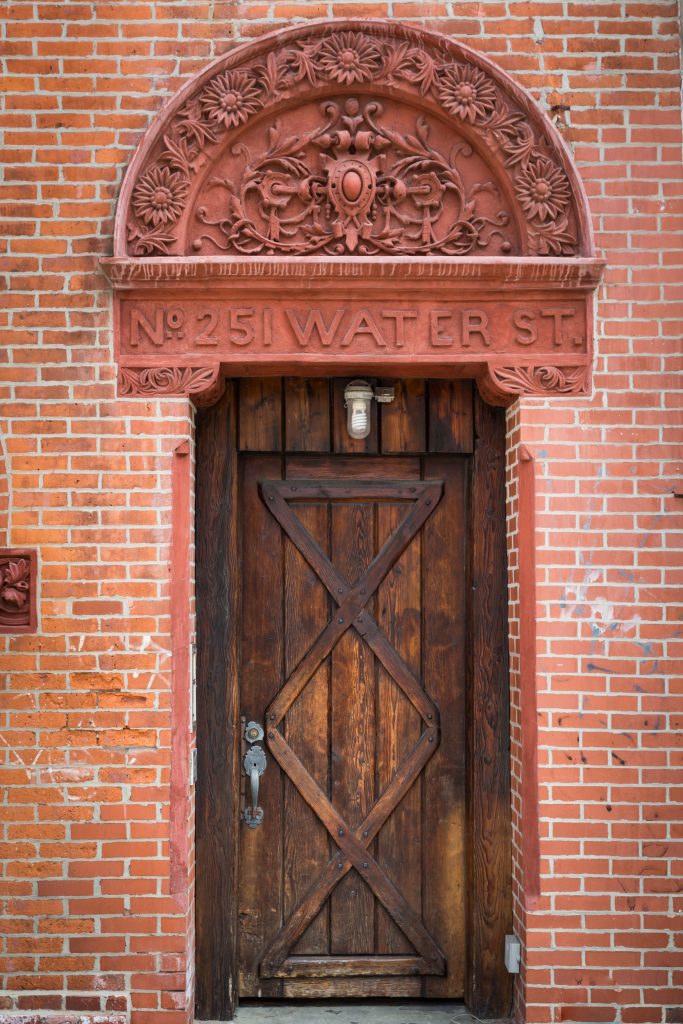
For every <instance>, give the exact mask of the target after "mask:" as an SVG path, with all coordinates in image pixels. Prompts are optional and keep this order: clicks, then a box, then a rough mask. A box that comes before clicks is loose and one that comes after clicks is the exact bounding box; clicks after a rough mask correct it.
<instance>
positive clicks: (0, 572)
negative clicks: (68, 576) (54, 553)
mask: <svg viewBox="0 0 683 1024" xmlns="http://www.w3.org/2000/svg"><path fill="white" fill-rule="evenodd" d="M35 628H36V552H35V551H23V550H21V551H20V550H12V549H7V548H0V633H30V632H34V631H35Z"/></svg>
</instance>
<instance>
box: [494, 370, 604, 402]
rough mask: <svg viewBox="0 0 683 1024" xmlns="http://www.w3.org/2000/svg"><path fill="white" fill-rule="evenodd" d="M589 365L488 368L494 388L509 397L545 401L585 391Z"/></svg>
mask: <svg viewBox="0 0 683 1024" xmlns="http://www.w3.org/2000/svg"><path fill="white" fill-rule="evenodd" d="M589 372H590V368H589V367H588V366H490V367H489V374H490V376H491V379H492V381H493V382H494V384H495V385H496V387H497V388H498V389H499V390H500V391H502V392H504V393H505V394H508V395H520V396H521V395H523V396H525V397H527V398H547V397H548V396H549V395H552V394H566V395H570V394H573V395H576V394H583V393H585V392H586V390H587V386H588V379H589Z"/></svg>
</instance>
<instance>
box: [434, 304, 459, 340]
mask: <svg viewBox="0 0 683 1024" xmlns="http://www.w3.org/2000/svg"><path fill="white" fill-rule="evenodd" d="M451 316H452V314H451V313H450V312H449V311H448V310H447V309H433V310H432V311H431V313H430V314H429V343H430V344H431V345H433V346H434V347H435V348H445V347H447V346H450V345H452V344H453V342H454V341H455V338H445V337H444V336H443V335H442V333H441V324H440V322H439V321H440V320H450V319H451Z"/></svg>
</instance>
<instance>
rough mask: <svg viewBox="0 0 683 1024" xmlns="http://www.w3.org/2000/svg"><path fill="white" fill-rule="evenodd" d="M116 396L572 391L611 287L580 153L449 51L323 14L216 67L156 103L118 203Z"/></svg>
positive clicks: (584, 372) (430, 40)
mask: <svg viewBox="0 0 683 1024" xmlns="http://www.w3.org/2000/svg"><path fill="white" fill-rule="evenodd" d="M104 263H105V266H106V269H107V271H108V273H109V275H110V277H111V280H112V282H113V283H114V286H115V288H116V291H117V303H116V311H117V316H116V334H117V354H118V359H119V365H120V378H119V379H120V388H121V392H122V393H123V394H140V395H149V394H168V395H171V394H183V393H184V394H189V395H192V396H193V397H195V399H197V398H199V399H200V400H203V401H211V400H213V399H214V398H215V396H216V395H217V394H218V393H219V391H220V381H221V379H222V377H223V376H224V375H225V374H226V373H232V374H236V373H237V374H250V373H264V372H265V373H294V374H308V375H315V374H318V375H322V374H326V373H329V372H331V369H332V368H334V371H335V372H340V371H341V372H346V370H349V371H350V372H351V371H353V372H355V371H357V370H363V371H373V372H377V373H387V374H388V373H393V374H400V375H404V376H405V375H410V374H416V373H419V374H424V373H425V372H426V373H429V374H431V375H436V376H474V377H476V378H477V380H478V382H479V386H480V389H481V390H482V393H483V394H484V396H485V397H486V398H487V399H488V400H489V401H493V402H495V403H496V404H509V403H510V402H511V401H512V400H514V398H515V397H516V396H517V395H519V394H528V395H538V396H544V397H545V396H547V395H551V394H553V393H555V394H585V393H587V391H588V389H589V386H590V360H591V330H592V315H591V295H592V292H593V291H594V289H595V287H596V286H597V283H598V281H599V279H600V275H601V270H602V263H601V262H600V261H599V260H596V258H595V253H594V244H593V236H592V231H591V224H590V216H589V211H588V206H587V201H586V196H585V193H584V190H583V188H582V185H581V181H580V178H579V175H578V173H577V170H576V168H575V166H574V163H573V160H572V158H571V154H570V152H569V150H568V148H567V147H566V145H565V144H564V141H563V139H562V138H561V136H560V135H559V133H558V132H557V130H556V129H555V127H554V125H553V124H552V123H551V122H550V121H549V120H548V119H547V117H546V116H545V115H544V113H543V112H542V111H541V109H540V108H539V107H538V106H537V105H536V103H535V102H534V101H533V99H532V98H531V97H530V96H529V95H528V94H526V93H525V92H524V91H523V90H522V89H521V88H520V87H519V86H518V85H516V83H515V82H514V81H513V80H512V79H511V78H510V76H509V75H507V74H506V73H505V72H503V71H502V70H501V69H500V68H498V67H496V65H495V64H493V63H492V62H491V61H490V60H488V59H487V58H485V57H483V56H481V55H480V54H477V53H476V52H475V51H474V50H472V49H470V48H469V47H467V46H465V45H464V44H462V43H459V42H455V41H453V40H451V39H447V38H445V37H443V36H439V35H437V34H435V33H431V32H427V31H425V30H422V29H420V30H418V29H415V28H412V27H408V26H406V25H402V24H399V23H396V22H385V21H341V20H334V21H327V20H325V21H317V22H309V23H306V24H302V25H296V26H294V27H292V28H290V29H285V30H279V31H277V32H274V33H271V34H269V35H265V36H263V37H261V38H260V39H258V40H256V41H254V42H249V43H246V44H244V45H242V46H239V47H237V48H236V49H235V50H233V51H231V52H230V53H228V54H226V55H225V56H223V57H221V58H220V59H219V60H218V61H215V62H214V63H212V64H211V65H209V66H208V67H207V68H205V69H204V70H203V71H202V72H200V73H199V74H198V75H196V76H195V77H193V78H192V79H191V80H190V81H188V82H187V83H186V84H185V85H184V86H183V88H182V89H180V90H179V91H178V93H176V94H175V95H174V96H173V98H172V99H171V100H170V101H169V102H168V103H167V104H166V106H165V107H164V108H163V109H162V111H161V112H160V113H159V114H158V115H157V117H156V118H155V120H154V121H153V123H152V124H151V126H150V128H149V130H148V131H147V133H146V135H145V137H144V138H143V140H142V142H141V144H140V147H139V149H138V150H137V152H136V154H135V156H134V158H133V160H132V162H131V164H130V167H129V169H128V172H127V174H126V177H125V181H124V184H123V187H122V191H121V196H120V199H119V204H118V210H117V217H116V226H115V245H114V257H113V258H112V259H108V260H105V261H104Z"/></svg>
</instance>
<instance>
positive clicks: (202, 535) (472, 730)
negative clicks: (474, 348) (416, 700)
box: [195, 367, 512, 1020]
mask: <svg viewBox="0 0 683 1024" xmlns="http://www.w3.org/2000/svg"><path fill="white" fill-rule="evenodd" d="M330 369H331V370H332V369H333V368H332V367H331V368H330ZM473 394H474V398H473V401H474V434H475V444H474V452H473V454H472V455H471V456H468V459H469V465H470V488H469V515H468V519H469V523H468V530H469V545H468V549H469V566H468V572H469V579H468V587H469V589H470V594H471V598H470V601H469V603H468V605H469V607H468V623H467V630H468V655H467V660H468V670H467V695H468V701H467V707H468V712H467V721H468V728H467V785H466V792H467V807H466V820H467V822H468V827H467V830H466V835H467V838H468V849H467V855H466V864H467V880H468V885H467V892H468V902H467V910H466V918H467V935H466V967H465V1001H466V1004H467V1006H468V1008H469V1009H470V1010H471V1011H472V1012H474V1013H476V1014H477V1015H478V1016H480V1017H499V1016H503V1015H505V1014H507V1013H508V1012H509V1009H510V1003H511V994H512V976H511V975H509V974H507V972H506V971H505V967H504V963H503V954H504V941H505V935H506V934H507V933H508V932H510V931H511V929H512V895H511V867H512V859H511V858H512V854H511V804H510V762H509V668H508V628H507V626H508V595H507V551H506V518H505V410H504V409H501V408H495V407H493V406H490V405H488V404H486V403H485V402H484V401H483V399H482V398H481V397H480V396H479V394H478V392H477V391H476V389H473ZM236 414H237V385H236V382H235V381H229V382H228V383H227V385H226V389H225V393H224V395H223V396H222V398H221V399H220V400H219V402H218V403H217V404H215V405H213V406H210V407H209V408H206V409H202V410H200V411H199V412H198V414H197V440H196V530H195V552H196V600H197V692H198V699H197V759H198V770H197V786H196V871H195V895H196V962H197V964H201V965H202V969H201V971H196V1016H197V1018H198V1019H200V1020H201V1019H205V1020H206V1019H214V1020H216V1019H222V1020H232V1018H233V1014H234V1011H235V1008H236V1006H237V955H238V941H237V940H238V927H239V922H238V919H237V908H238V899H237V886H238V878H239V876H238V856H237V851H238V835H239V832H238V830H239V816H240V792H241V778H240V763H239V762H240V753H241V734H240V718H239V715H240V705H239V692H238V682H239V680H238V644H239V635H238V629H237V628H236V623H238V622H239V618H240V607H239V600H240V575H241V574H240V529H239V506H238V502H237V486H238V475H239V474H238V453H237V422H236ZM477 796H479V799H477ZM226 836H227V837H229V840H228V842H226V841H225V837H226ZM226 907H227V908H230V910H229V911H225V910H224V909H223V908H226Z"/></svg>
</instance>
